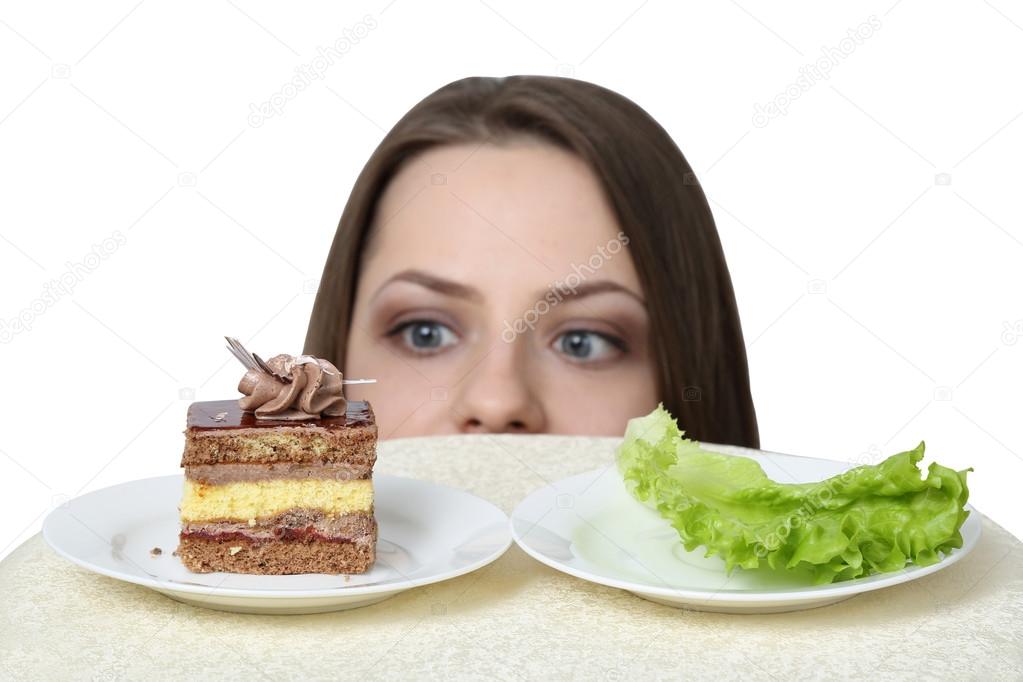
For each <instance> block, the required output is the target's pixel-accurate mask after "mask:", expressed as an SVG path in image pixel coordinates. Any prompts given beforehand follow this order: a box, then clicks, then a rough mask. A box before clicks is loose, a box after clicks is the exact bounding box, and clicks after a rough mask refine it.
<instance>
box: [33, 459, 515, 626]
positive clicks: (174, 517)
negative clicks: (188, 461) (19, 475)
mask: <svg viewBox="0 0 1023 682" xmlns="http://www.w3.org/2000/svg"><path fill="white" fill-rule="evenodd" d="M373 484H374V509H375V513H376V518H377V522H378V523H379V526H380V531H379V539H378V541H377V560H376V564H375V565H374V566H373V568H372V569H371V570H370V571H369V572H367V573H365V574H362V575H352V576H343V575H324V574H306V575H281V576H264V575H243V574H235V573H192V572H190V571H189V570H188V569H186V568H185V567H184V565H182V563H181V562H180V561H179V560H178V558H177V557H175V556H173V552H174V550H175V549H176V548H177V545H178V503H179V502H180V501H181V492H182V485H183V482H182V477H181V475H176V476H162V477H159V478H146V479H142V480H139V481H132V482H130V483H122V484H121V485H115V486H112V487H110V488H104V489H103V490H97V491H95V492H92V493H88V494H86V495H82V496H81V497H77V498H75V499H73V500H71V501H70V502H68V503H67V504H65V505H62V506H61V507H59V508H57V509H55V510H54V511H53V512H51V513H50V515H49V516H47V517H46V521H44V522H43V537H44V538H45V539H46V541H47V542H48V543H49V544H50V546H51V547H53V549H55V550H56V551H57V553H58V554H61V555H62V556H64V557H65V558H67V559H69V560H71V561H73V562H74V563H76V564H78V565H79V566H82V567H83V568H87V569H89V570H90V571H95V572H96V573H101V574H103V575H106V576H110V577H111V578H117V579H118V580H124V581H127V582H130V583H136V584H139V585H145V586H146V587H151V588H152V589H154V590H156V591H158V592H162V593H163V594H165V595H167V596H169V597H171V598H173V599H176V600H178V601H182V602H185V603H188V604H194V605H197V606H205V607H207V608H213V609H220V610H223V611H238V612H242V613H320V612H324V611H338V610H342V609H350V608H355V607H358V606H366V605H368V604H373V603H375V602H378V601H382V600H384V599H386V598H388V597H390V596H393V595H395V594H398V593H399V592H402V591H404V590H408V589H410V588H413V587H419V586H420V585H429V584H430V583H435V582H440V581H442V580H448V579H450V578H454V577H457V576H460V575H464V574H466V573H469V572H471V571H475V570H476V569H478V568H481V567H483V566H486V565H487V564H489V563H491V562H493V561H495V560H496V559H497V558H498V557H500V556H501V555H502V554H504V552H505V550H507V549H508V547H509V546H510V545H511V536H510V535H509V534H508V517H507V516H506V515H505V513H504V512H502V511H501V510H500V509H498V508H497V507H495V506H494V505H492V504H490V503H489V502H487V501H485V500H482V499H480V498H478V497H476V496H474V495H470V494H469V493H466V492H463V491H461V490H456V489H454V488H448V487H446V486H442V485H437V484H435V483H430V482H427V481H417V480H412V479H406V478H398V477H395V476H374V477H373ZM154 547H159V548H160V549H161V550H162V553H161V554H160V555H159V556H155V557H154V556H151V555H150V551H151V550H152V549H153V548H154Z"/></svg>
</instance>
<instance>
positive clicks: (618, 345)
mask: <svg viewBox="0 0 1023 682" xmlns="http://www.w3.org/2000/svg"><path fill="white" fill-rule="evenodd" d="M554 350H556V351H557V352H559V353H561V354H562V355H565V356H567V357H568V358H569V359H570V360H571V361H573V362H600V361H602V360H610V359H612V358H615V357H617V356H619V355H621V354H622V353H623V352H625V343H624V342H623V341H621V340H620V339H616V338H614V337H611V336H607V335H606V334H600V333H598V332H592V331H586V330H581V329H576V330H572V331H567V332H565V333H564V334H561V335H560V336H558V338H556V339H555V340H554Z"/></svg>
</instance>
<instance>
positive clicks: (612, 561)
mask: <svg viewBox="0 0 1023 682" xmlns="http://www.w3.org/2000/svg"><path fill="white" fill-rule="evenodd" d="M923 458H924V444H923V443H921V444H920V445H918V446H917V447H915V448H913V449H912V450H907V451H905V452H900V453H897V454H893V455H891V456H890V457H888V458H887V459H884V460H882V461H879V462H877V463H873V464H869V465H863V466H856V467H854V466H852V465H850V464H848V463H844V462H836V461H831V460H825V459H815V458H810V457H797V456H794V455H783V454H778V453H772V452H766V451H762V450H753V449H749V448H741V447H735V446H727V445H714V444H710V443H707V444H700V443H698V442H696V441H693V440H690V439H688V438H686V437H685V434H684V432H683V431H682V430H681V429H679V427H678V425H677V424H676V422H675V419H674V418H672V416H671V415H670V414H669V413H668V412H667V411H665V410H664V408H663V407H658V408H657V409H656V410H654V411H653V412H652V413H651V414H649V415H647V416H646V417H640V418H637V419H633V420H631V421H630V422H629V425H628V428H627V429H626V433H625V437H624V439H623V441H622V443H621V445H620V446H619V447H618V448H617V450H616V452H615V456H614V462H612V463H610V464H609V466H607V467H604V468H601V469H598V470H596V471H591V472H588V473H585V474H580V475H578V476H573V477H570V478H567V479H564V480H562V481H559V482H557V483H554V484H552V485H549V486H546V487H544V488H541V489H540V490H537V491H536V492H534V493H533V494H531V495H530V496H528V497H527V498H526V499H525V500H523V501H522V502H521V503H520V504H519V506H518V507H517V508H516V510H515V511H514V513H513V514H512V517H511V526H512V534H513V537H514V538H515V541H516V543H518V545H519V546H520V547H521V548H522V549H523V550H524V551H525V552H526V553H527V554H529V555H531V556H532V557H534V558H535V559H537V560H539V561H541V562H542V563H545V564H547V565H549V566H551V567H553V568H555V569H557V570H560V571H563V572H565V573H568V574H570V575H573V576H576V577H578V578H582V579H584V580H589V581H591V582H595V583H599V584H602V585H608V586H611V587H617V588H621V589H624V590H628V591H630V592H633V593H635V594H636V595H638V596H640V597H643V598H646V599H650V600H652V601H656V602H660V603H663V604H667V605H670V606H675V607H684V608H691V609H698V610H704V611H719V612H726V613H770V612H781V611H794V610H799V609H807V608H814V607H818V606H825V605H827V604H832V603H834V602H838V601H841V600H843V599H848V598H849V597H852V596H855V595H857V594H860V593H863V592H868V591H871V590H877V589H881V588H885V587H890V586H892V585H898V584H900V583H904V582H908V581H910V580H915V579H918V578H922V577H924V576H926V575H929V574H931V573H934V572H935V571H939V570H942V569H944V568H947V567H948V566H950V565H952V564H954V563H955V562H957V561H959V560H960V559H962V558H963V557H964V556H966V554H968V553H969V552H970V550H972V549H973V547H974V546H975V545H976V543H977V541H978V540H979V538H980V533H981V524H980V520H979V518H978V516H977V514H976V513H973V511H972V508H971V507H970V506H969V505H968V504H967V499H968V497H969V489H968V487H967V480H966V479H967V473H968V472H969V471H970V469H966V470H962V471H956V470H953V469H950V468H948V467H945V466H942V465H940V464H938V463H936V462H934V463H931V464H929V465H928V467H927V468H926V469H922V468H921V465H920V463H921V460H922V459H923Z"/></svg>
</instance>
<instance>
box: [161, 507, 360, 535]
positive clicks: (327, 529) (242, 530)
mask: <svg viewBox="0 0 1023 682" xmlns="http://www.w3.org/2000/svg"><path fill="white" fill-rule="evenodd" d="M376 532H377V524H376V520H375V519H374V518H373V514H372V513H371V512H369V513H355V514H342V515H341V516H327V515H326V514H324V513H323V512H322V511H319V510H317V509H289V510H288V511H286V512H283V513H281V514H277V515H276V516H273V517H270V518H262V519H253V520H252V521H250V522H245V521H204V522H191V523H187V522H186V523H183V524H181V534H182V535H183V536H186V537H211V536H214V535H224V536H227V535H231V536H234V537H243V538H246V539H248V540H252V541H258V540H275V539H276V540H297V539H303V538H312V539H317V540H324V541H327V542H349V541H352V540H356V539H358V538H360V537H363V536H366V535H372V536H374V537H375V536H376Z"/></svg>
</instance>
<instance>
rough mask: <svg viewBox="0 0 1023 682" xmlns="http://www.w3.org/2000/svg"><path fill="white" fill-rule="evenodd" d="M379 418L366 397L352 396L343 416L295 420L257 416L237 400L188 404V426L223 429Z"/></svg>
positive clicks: (349, 423) (366, 422)
mask: <svg viewBox="0 0 1023 682" xmlns="http://www.w3.org/2000/svg"><path fill="white" fill-rule="evenodd" d="M375 424H376V418H375V417H374V415H373V410H372V409H371V408H370V406H369V403H368V402H366V401H365V400H349V401H348V408H347V413H346V414H345V416H343V417H320V418H318V419H305V420H301V421H296V420H292V419H265V418H257V417H256V415H255V413H253V412H246V411H244V410H242V408H241V407H240V406H239V405H238V401H237V400H208V401H204V402H199V403H192V405H191V406H190V407H189V408H188V428H189V429H194V430H196V431H212V430H221V429H252V428H267V427H274V426H280V427H287V428H298V427H302V426H319V427H323V428H327V429H330V428H352V427H356V426H372V425H375Z"/></svg>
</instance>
